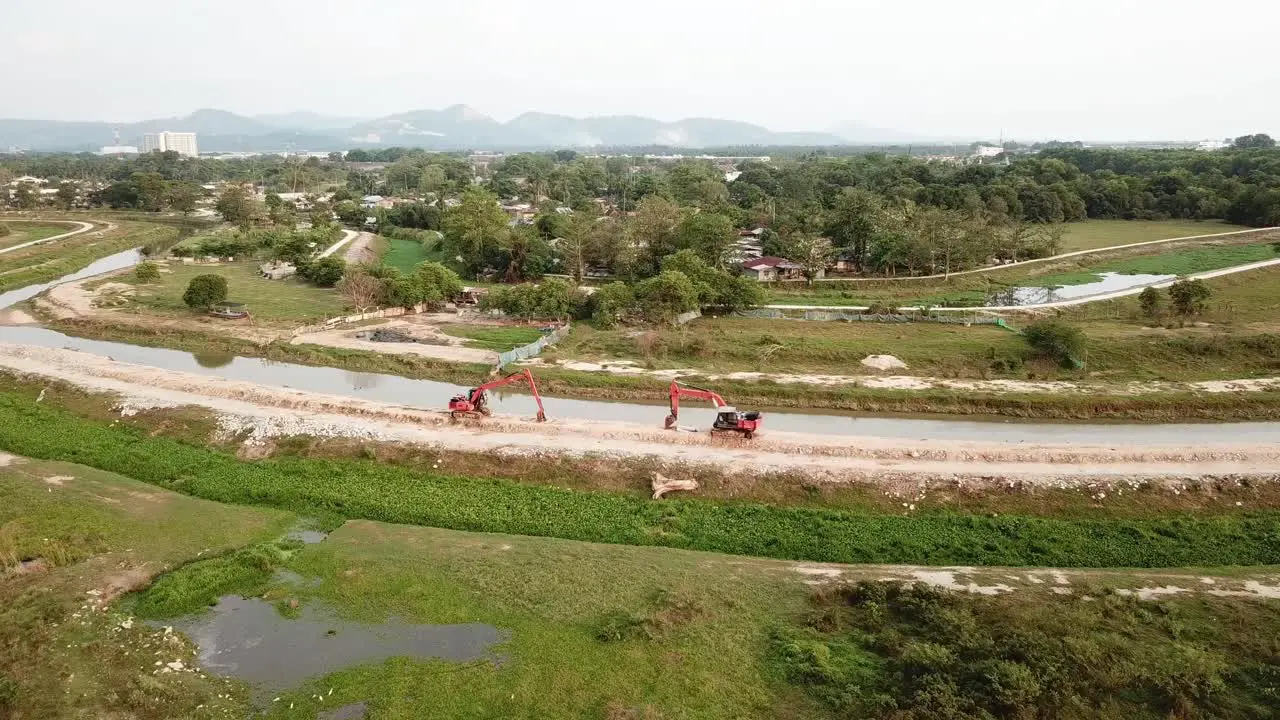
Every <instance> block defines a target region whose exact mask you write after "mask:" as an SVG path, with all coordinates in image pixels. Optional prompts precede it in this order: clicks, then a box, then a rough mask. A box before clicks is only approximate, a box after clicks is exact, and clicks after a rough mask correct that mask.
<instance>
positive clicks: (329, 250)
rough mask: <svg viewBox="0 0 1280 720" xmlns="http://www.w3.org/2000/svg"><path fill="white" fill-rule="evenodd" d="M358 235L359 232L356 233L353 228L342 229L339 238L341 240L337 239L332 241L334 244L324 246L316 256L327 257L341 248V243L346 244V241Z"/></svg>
mask: <svg viewBox="0 0 1280 720" xmlns="http://www.w3.org/2000/svg"><path fill="white" fill-rule="evenodd" d="M358 235H359V233H357V232H356V231H355V230H343V231H342V239H341V240H339V241H338V242H336V243H334V244H332V245H330V246H329V247H327V248H325V249H324V250H322V251H321V252H320V254H319V255H317V256H316V257H317V258H327V257H329V256H330V255H332V254H334V253H336V252H338V251H339V250H341V249H342V246H343V245H346V244H347V243H349V242H351V241H352V240H355V239H356V237H357V236H358Z"/></svg>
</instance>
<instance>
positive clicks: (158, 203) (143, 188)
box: [129, 172, 169, 212]
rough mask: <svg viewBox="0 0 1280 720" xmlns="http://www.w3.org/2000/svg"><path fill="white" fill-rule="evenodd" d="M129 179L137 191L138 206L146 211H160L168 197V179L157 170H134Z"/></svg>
mask: <svg viewBox="0 0 1280 720" xmlns="http://www.w3.org/2000/svg"><path fill="white" fill-rule="evenodd" d="M129 181H130V182H131V183H133V187H134V188H135V189H136V190H137V193H138V207H140V208H141V209H143V210H146V211H147V212H160V211H161V210H163V209H164V206H165V202H166V201H167V200H168V198H169V181H167V180H165V179H164V176H163V175H161V174H160V173H158V172H136V173H134V174H133V175H130V176H129Z"/></svg>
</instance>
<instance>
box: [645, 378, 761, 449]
mask: <svg viewBox="0 0 1280 720" xmlns="http://www.w3.org/2000/svg"><path fill="white" fill-rule="evenodd" d="M681 397H688V398H696V399H699V400H710V401H711V404H712V405H715V407H716V419H715V420H714V421H712V423H711V432H712V433H716V432H735V433H739V434H741V435H742V437H744V438H746V439H748V440H750V439H751V438H752V437H753V436H754V435H755V433H756V430H758V429H760V426H761V425H762V424H764V415H763V414H762V413H759V412H743V411H741V410H739V409H737V408H735V407H732V406H730V405H726V404H725V402H724V398H722V397H720V396H719V395H718V394H716V393H714V392H712V391H710V390H705V389H703V388H696V387H693V386H691V385H683V384H681V383H679V382H672V383H671V414H670V415H667V420H666V423H665V427H666V428H667V429H668V430H671V429H676V428H678V427H679V425H678V423H679V419H680V398H681Z"/></svg>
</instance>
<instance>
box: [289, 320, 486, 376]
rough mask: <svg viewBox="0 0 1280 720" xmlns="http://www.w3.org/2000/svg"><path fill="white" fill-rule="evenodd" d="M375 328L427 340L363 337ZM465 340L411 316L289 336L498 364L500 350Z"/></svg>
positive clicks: (355, 347)
mask: <svg viewBox="0 0 1280 720" xmlns="http://www.w3.org/2000/svg"><path fill="white" fill-rule="evenodd" d="M450 321H452V322H457V318H456V317H452V316H451V317H450ZM374 330H391V331H398V332H402V333H405V334H406V335H410V336H413V337H416V338H420V339H422V340H425V341H427V342H376V341H373V340H369V339H366V338H364V337H361V336H362V335H367V334H368V333H369V332H371V331H374ZM465 342H466V339H465V338H457V337H452V336H450V335H445V334H443V333H441V332H438V331H437V330H436V329H435V328H434V327H432V326H431V325H428V324H425V323H422V322H415V321H410V320H388V321H387V322H385V323H379V324H377V325H364V326H361V327H358V328H337V329H334V330H321V331H318V332H310V333H302V334H300V335H296V336H294V338H293V339H292V340H290V343H292V344H294V345H323V346H325V347H337V348H347V349H350V350H365V351H367V352H376V353H387V354H392V355H419V356H422V357H429V358H434V359H436V360H445V361H448V362H458V363H483V364H486V365H495V364H497V362H498V353H496V352H493V351H491V350H480V349H477V348H469V347H463V343H465Z"/></svg>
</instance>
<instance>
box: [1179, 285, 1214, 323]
mask: <svg viewBox="0 0 1280 720" xmlns="http://www.w3.org/2000/svg"><path fill="white" fill-rule="evenodd" d="M1212 295H1213V291H1212V290H1210V289H1209V286H1208V285H1205V284H1204V283H1203V282H1201V281H1200V280H1179V281H1178V282H1175V283H1174V284H1172V285H1170V286H1169V299H1170V300H1171V301H1172V304H1173V311H1174V312H1175V313H1177V314H1179V315H1182V316H1183V317H1189V316H1191V315H1199V314H1200V313H1202V312H1204V311H1205V307H1206V305H1207V303H1208V300H1209V298H1210V297H1212Z"/></svg>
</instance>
